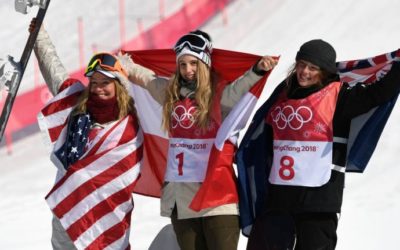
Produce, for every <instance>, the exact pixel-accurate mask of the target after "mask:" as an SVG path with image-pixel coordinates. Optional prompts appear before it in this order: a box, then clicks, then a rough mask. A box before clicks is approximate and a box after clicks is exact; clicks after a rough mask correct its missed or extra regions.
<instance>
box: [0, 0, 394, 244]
mask: <svg viewBox="0 0 400 250" xmlns="http://www.w3.org/2000/svg"><path fill="white" fill-rule="evenodd" d="M10 2H11V1H10ZM117 2H118V1H116V0H115V1H105V0H102V1H98V0H96V1H94V0H87V1H79V0H71V1H68V4H69V6H68V8H65V6H64V4H65V2H63V1H53V2H52V6H51V9H50V10H49V16H48V19H47V20H48V21H50V22H51V23H52V25H51V26H50V27H49V28H48V29H49V32H50V35H52V37H53V39H54V40H55V43H56V46H57V48H59V54H60V56H61V58H62V60H63V61H64V62H65V63H66V65H67V68H69V69H70V70H73V69H76V68H77V67H78V66H79V63H78V62H79V60H78V56H77V45H76V44H75V45H74V44H71V43H73V42H75V43H76V41H77V39H76V37H75V36H76V35H75V34H76V18H77V16H87V17H88V18H87V19H85V20H86V21H85V23H86V27H87V28H89V27H90V28H91V31H90V32H91V33H90V36H88V37H87V38H86V44H87V45H88V46H89V47H90V44H91V43H94V41H96V42H97V43H98V44H101V45H102V46H104V49H112V48H113V47H111V45H112V44H113V43H112V42H111V41H108V40H107V39H109V38H110V37H113V39H114V41H116V40H118V39H119V35H118V28H117V27H110V26H109V25H106V24H107V22H108V21H109V20H111V19H110V18H115V15H117V14H115V13H114V12H116V13H117V10H115V8H117ZM133 2H135V3H136V4H133ZM138 2H139V1H136V0H135V1H133V0H131V1H130V0H127V1H126V5H127V6H128V5H129V6H130V7H129V10H127V12H128V13H130V14H131V15H136V14H137V13H141V14H144V13H153V14H154V10H157V6H156V4H155V2H158V1H154V0H153V1H146V4H141V5H139V4H138ZM165 2H166V3H167V4H168V5H173V6H172V7H171V8H176V7H174V6H176V3H177V2H179V3H181V1H165ZM63 3H64V4H63ZM106 3H107V7H105V4H106ZM9 5H10V3H7V4H6V3H4V2H2V3H1V4H0V14H1V16H2V20H3V22H1V23H0V38H2V39H1V40H2V41H3V42H4V45H2V47H1V48H0V51H1V55H0V56H3V55H5V54H12V55H14V56H16V57H17V58H18V57H19V55H20V53H21V52H20V51H19V50H18V48H20V46H23V44H24V41H23V42H22V43H21V42H20V40H24V39H25V38H24V36H25V35H26V34H24V33H23V32H26V26H27V23H29V19H30V18H27V17H21V16H20V14H17V13H15V14H14V13H13V9H12V6H11V7H10V6H9ZM108 6H110V7H108ZM138 8H139V9H140V12H138V11H139V9H138ZM113 9H114V12H112V10H113ZM399 9H400V2H399V1H398V0H381V1H370V0H368V1H362V2H361V1H356V0H286V1H285V0H269V1H264V0H237V1H236V2H235V3H234V4H232V5H231V6H230V7H229V9H228V10H227V12H226V13H225V14H226V15H220V16H217V17H215V18H214V19H213V20H212V21H210V22H209V23H208V24H207V25H206V26H205V27H203V29H204V30H205V31H208V32H209V33H210V34H211V36H212V37H213V38H214V45H215V47H219V48H226V49H234V50H239V51H245V52H251V53H257V54H271V55H281V61H280V64H279V65H278V66H277V68H276V70H275V71H274V73H273V74H272V75H271V77H270V81H269V85H267V91H266V96H267V95H268V94H269V93H270V91H271V90H272V89H273V87H274V86H275V85H276V84H277V81H279V80H280V79H281V78H282V77H283V76H284V75H285V74H286V71H287V68H288V67H289V65H290V64H291V63H292V62H293V60H294V56H295V53H296V51H297V49H298V47H299V46H300V45H301V44H302V43H303V42H305V41H307V40H310V39H313V38H323V39H325V40H327V41H329V42H330V43H332V44H333V45H334V47H335V48H336V50H337V54H338V60H347V59H356V58H364V57H369V56H373V55H376V54H380V53H384V52H388V51H392V50H395V49H397V48H398V47H400V33H399V32H398V27H400V18H398V10H399ZM146 11H147V12H146ZM110 12H112V13H114V14H107V13H110ZM127 15H128V14H127ZM149 16H150V15H149ZM153 16H154V15H153ZM226 17H227V19H226ZM6 19H7V20H6ZM88 20H89V21H88ZM107 20H108V21H107ZM112 20H114V19H112ZM115 20H117V19H115ZM151 20H155V21H157V19H156V18H155V19H151ZM224 20H225V21H227V23H225V24H224ZM98 22H103V23H101V24H99V23H98ZM95 23H98V24H99V25H94V24H95ZM147 25H148V26H150V25H151V24H147ZM131 26H134V27H136V24H135V22H134V21H133V22H132V23H131ZM10 27H12V29H11V28H10ZM14 30H18V32H17V34H15V33H14ZM88 32H89V31H88ZM110 32H111V35H109V34H110ZM134 34H135V31H134V30H132V31H130V32H129V33H128V32H127V36H128V37H132V36H133V35H134ZM103 41H104V42H103ZM21 44H22V45H21ZM16 45H18V46H16ZM87 51H88V52H87V53H88V56H87V57H89V55H90V49H89V48H88V49H87ZM26 77H31V78H30V79H32V77H33V76H32V73H31V74H29V73H27V75H26ZM29 84H31V83H29ZM27 85H28V83H27ZM399 120H400V107H399V104H398V105H396V107H395V109H394V110H393V114H392V116H391V118H390V120H389V121H388V124H387V127H386V129H385V131H384V133H383V136H382V138H381V141H380V143H379V145H378V147H377V150H376V152H375V155H374V157H373V158H372V160H371V162H370V164H369V167H368V168H367V170H366V172H365V173H364V174H362V175H358V174H349V175H347V183H346V189H345V197H344V204H343V212H342V215H341V219H340V221H339V229H338V236H339V241H338V246H337V249H339V250H347V249H363V250H380V249H399V246H398V243H397V228H398V224H399V223H400V214H399V211H400V182H399V181H398V178H399V177H400V168H399V167H398V160H399V156H398V155H397V153H398V152H400V144H399V143H398V141H399V139H400V136H399V132H398V129H399V125H398V124H397V122H398V121H399ZM0 170H1V175H0V186H1V190H0V197H1V200H0V211H1V213H0V249H16V250H23V249H51V246H50V243H49V238H50V233H51V229H50V220H51V213H50V211H49V209H48V208H47V206H46V203H45V201H44V198H43V197H44V196H45V195H46V192H47V191H48V190H49V188H50V187H51V185H52V183H53V179H54V175H55V169H54V168H53V167H52V165H51V163H50V162H49V160H48V159H47V151H46V149H45V148H44V146H42V143H41V138H40V135H39V134H35V135H32V136H29V137H27V138H26V139H24V140H22V141H19V142H17V143H15V144H14V153H13V154H12V155H11V156H9V155H7V154H6V151H5V149H4V148H1V149H0ZM135 203H136V207H135V210H134V214H133V222H132V225H133V227H132V232H131V243H132V247H133V249H138V250H142V249H147V248H148V246H149V245H150V242H151V240H152V239H153V238H154V237H155V235H156V233H157V232H158V230H160V229H161V227H162V226H163V225H165V224H167V223H168V222H169V221H168V220H167V219H165V218H162V217H160V216H159V215H158V214H159V204H158V200H156V199H150V198H145V197H140V196H135ZM245 244H246V239H245V238H241V239H240V244H239V245H240V246H239V249H245Z"/></svg>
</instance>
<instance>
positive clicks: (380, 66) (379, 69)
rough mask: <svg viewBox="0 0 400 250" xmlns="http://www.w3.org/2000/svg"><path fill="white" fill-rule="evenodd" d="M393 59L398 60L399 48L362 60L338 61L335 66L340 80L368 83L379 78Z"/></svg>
mask: <svg viewBox="0 0 400 250" xmlns="http://www.w3.org/2000/svg"><path fill="white" fill-rule="evenodd" d="M395 61H400V50H395V51H392V52H389V53H386V54H382V55H378V56H375V57H371V58H367V59H362V60H351V61H343V62H338V63H337V68H338V73H339V76H340V80H341V81H342V82H347V83H349V84H350V85H352V84H356V83H357V82H363V83H365V84H370V83H373V82H376V81H377V80H379V79H381V78H382V77H383V76H384V75H385V74H386V73H387V72H388V71H389V70H390V69H391V68H392V63H393V62H395Z"/></svg>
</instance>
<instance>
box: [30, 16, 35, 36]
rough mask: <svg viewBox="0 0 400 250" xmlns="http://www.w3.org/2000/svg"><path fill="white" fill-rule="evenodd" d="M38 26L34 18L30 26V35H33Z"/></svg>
mask: <svg viewBox="0 0 400 250" xmlns="http://www.w3.org/2000/svg"><path fill="white" fill-rule="evenodd" d="M35 26H36V18H32V21H31V23H30V24H29V29H28V31H29V33H32V32H33V30H34V29H35Z"/></svg>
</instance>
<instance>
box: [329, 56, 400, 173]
mask: <svg viewBox="0 0 400 250" xmlns="http://www.w3.org/2000/svg"><path fill="white" fill-rule="evenodd" d="M399 61H400V49H398V50H395V51H392V52H389V53H385V54H381V55H377V56H374V57H370V58H366V59H362V60H350V61H342V62H338V63H337V68H338V74H339V76H340V80H341V81H342V82H347V83H349V84H350V86H352V85H354V84H356V83H357V82H362V83H363V84H374V83H375V82H376V81H378V80H380V79H381V78H382V77H383V76H385V75H386V73H387V72H389V70H390V69H391V68H392V65H393V63H394V62H399ZM397 97H398V95H396V96H395V97H394V98H393V99H392V100H390V101H389V102H387V103H384V104H382V105H380V106H379V107H377V108H375V109H372V110H370V111H369V112H368V113H366V114H363V115H361V116H359V117H356V118H354V119H353V120H352V122H351V127H350V135H349V143H348V145H349V148H351V150H350V151H349V156H348V161H347V162H348V163H347V167H346V171H347V172H363V171H364V169H365V168H366V166H367V164H368V161H369V159H370V158H371V156H372V154H373V152H374V150H375V147H376V145H377V143H378V140H379V138H380V135H381V133H382V131H383V128H384V127H385V125H386V122H387V119H388V118H389V116H390V114H391V112H392V110H393V107H394V105H395V104H396V101H397ZM365 138H368V139H365ZM365 140H367V142H365Z"/></svg>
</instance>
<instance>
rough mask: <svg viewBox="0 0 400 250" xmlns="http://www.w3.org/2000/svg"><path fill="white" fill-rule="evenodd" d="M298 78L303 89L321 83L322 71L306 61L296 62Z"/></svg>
mask: <svg viewBox="0 0 400 250" xmlns="http://www.w3.org/2000/svg"><path fill="white" fill-rule="evenodd" d="M296 76H297V81H298V82H299V85H300V86H301V87H309V86H312V85H314V84H318V83H321V69H320V68H319V67H318V66H317V65H315V64H312V63H310V62H307V61H304V60H299V61H297V62H296Z"/></svg>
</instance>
